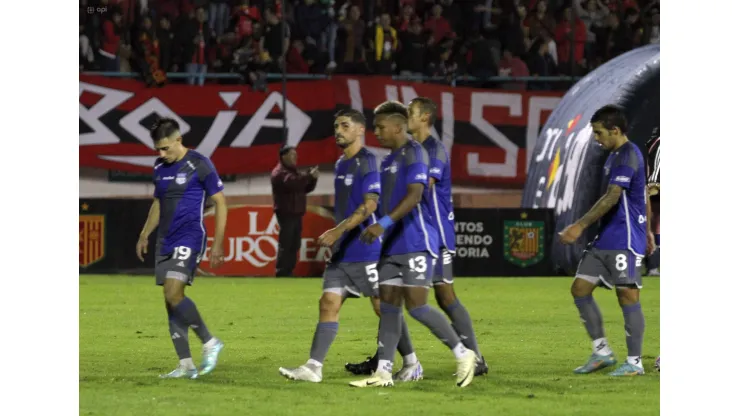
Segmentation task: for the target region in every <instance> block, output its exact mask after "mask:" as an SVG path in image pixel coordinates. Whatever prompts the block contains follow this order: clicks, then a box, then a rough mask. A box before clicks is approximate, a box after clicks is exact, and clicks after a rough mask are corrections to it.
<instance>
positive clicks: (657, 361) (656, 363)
mask: <svg viewBox="0 0 740 416" xmlns="http://www.w3.org/2000/svg"><path fill="white" fill-rule="evenodd" d="M655 369H656V370H658V372H659V373H660V356H658V358H657V359H656V360H655Z"/></svg>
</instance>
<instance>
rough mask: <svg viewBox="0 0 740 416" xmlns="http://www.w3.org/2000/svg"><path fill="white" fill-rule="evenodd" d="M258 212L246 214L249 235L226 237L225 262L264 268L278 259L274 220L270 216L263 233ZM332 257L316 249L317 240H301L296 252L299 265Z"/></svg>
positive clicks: (210, 241)
mask: <svg viewBox="0 0 740 416" xmlns="http://www.w3.org/2000/svg"><path fill="white" fill-rule="evenodd" d="M258 217H259V212H256V211H250V212H249V224H248V226H247V233H248V235H245V236H239V237H228V239H227V240H228V242H227V243H226V246H225V247H224V261H225V262H231V261H235V262H244V261H246V262H248V263H249V264H251V265H252V266H254V267H258V268H260V267H265V266H267V265H268V264H270V262H272V261H275V260H276V259H277V253H278V234H279V227H278V223H277V217H276V216H275V215H274V214H273V215H272V216H271V217H270V222H269V223H268V224H267V227H266V228H265V229H264V230H260V229H259V227H258V226H257V224H258ZM207 240H208V243H207V244H206V250H205V252H204V254H203V261H204V262H207V261H209V259H210V257H209V256H210V254H211V246H212V244H213V237H208V239H207ZM329 257H331V250H330V249H329V248H326V247H319V246H318V244H317V242H316V239H314V238H302V239H301V247H300V250H299V259H300V261H305V262H322V263H323V262H325V261H326V260H328V259H329Z"/></svg>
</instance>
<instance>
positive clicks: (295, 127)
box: [80, 82, 311, 166]
mask: <svg viewBox="0 0 740 416" xmlns="http://www.w3.org/2000/svg"><path fill="white" fill-rule="evenodd" d="M85 91H89V92H92V93H95V94H97V95H101V96H102V97H103V98H101V99H100V100H99V101H98V102H97V103H96V104H95V105H94V106H92V107H90V108H89V109H88V108H86V107H85V106H84V105H82V104H80V119H82V121H83V122H85V124H87V125H88V126H89V127H90V128H91V129H92V130H93V131H92V132H90V133H82V134H80V146H85V145H99V144H116V143H120V141H121V140H120V138H118V137H117V136H116V135H115V134H114V133H113V132H112V131H111V130H110V129H109V128H108V127H106V126H105V124H103V123H102V122H101V121H100V118H101V117H103V116H104V115H106V114H108V113H109V112H110V111H111V110H113V109H115V108H116V107H118V106H119V105H121V104H122V103H124V102H126V101H127V100H128V99H130V98H131V97H133V96H134V94H133V93H131V92H128V91H120V90H116V89H113V88H106V87H101V86H98V85H94V84H89V83H86V82H80V96H82V93H83V92H85ZM220 94H221V98H222V99H223V100H224V102H225V103H226V104H227V105H228V106H229V107H232V106H233V104H234V102H235V101H236V100H237V99H238V98H239V96H240V94H239V93H234V94H231V93H228V92H222V93H220ZM227 94H228V95H227ZM286 103H287V109H286V113H287V116H288V117H287V119H288V121H287V127H288V143H289V144H290V145H292V146H297V145H298V143H299V142H300V141H301V138H302V137H303V135H304V134H305V133H306V131H307V130H308V127H309V126H310V125H311V117H309V116H308V115H307V114H306V113H304V112H303V111H301V110H300V109H299V108H298V107H297V106H296V105H295V104H293V103H292V102H290V101H289V100H286ZM276 105H277V106H278V108H280V109H281V110H282V95H281V94H280V93H278V92H272V93H271V94H270V95H269V96H268V97H267V98H266V99H265V100H264V102H263V103H262V105H261V106H260V107H259V109H258V110H257V111H256V112H255V114H254V115H253V116H252V117H251V118H250V120H249V122H248V123H247V125H246V126H244V128H243V129H242V130H241V131H240V132H239V134H238V135H237V137H236V139H235V140H234V142H233V143H232V147H249V146H250V145H251V144H252V142H253V141H254V139H255V138H256V137H257V134H258V133H259V131H260V129H261V128H262V127H273V128H282V119H268V118H267V116H268V115H269V114H270V112H271V111H272V108H273V107H275V106H276ZM152 114H156V115H158V116H160V117H172V118H174V119H175V120H177V122H178V123H179V124H180V132H181V133H182V134H186V133H187V132H189V131H190V125H189V124H188V123H186V122H185V121H184V120H183V119H182V118H180V117H179V116H178V115H177V114H176V113H175V112H174V111H172V110H171V109H170V108H169V107H168V106H167V105H166V104H165V103H163V102H162V101H161V100H159V99H158V98H151V99H149V100H147V101H146V102H144V103H143V104H141V105H139V106H138V107H137V108H135V109H134V110H133V111H131V112H130V113H128V114H127V115H126V116H124V117H123V118H121V120H120V121H119V125H120V126H121V127H122V128H123V129H124V130H125V131H126V132H128V133H129V134H131V136H133V137H134V138H136V140H138V141H139V142H141V143H142V144H144V145H145V146H147V147H148V148H150V149H153V148H154V145H153V143H152V140H151V138H150V136H149V131H148V130H147V129H146V128H145V127H144V126H143V125H142V124H141V121H142V120H143V119H145V118H147V117H149V116H150V115H152ZM237 114H238V112H237V111H234V110H228V111H226V110H224V111H219V112H217V113H216V116H215V117H214V120H213V123H212V124H211V127H210V128H209V129H208V133H206V135H205V137H204V138H203V140H202V141H201V142H200V143H199V144H198V146H197V148H196V149H195V150H196V151H198V152H199V153H201V154H203V155H204V156H206V157H211V156H212V155H213V153H214V152H215V151H216V149H217V148H218V146H219V144H220V143H221V141H222V140H223V138H224V136H225V134H226V132H227V131H228V129H229V128H230V127H231V125H232V123H233V122H234V120H235V119H236V116H237ZM98 157H99V158H101V159H104V160H110V161H114V162H120V163H128V164H132V165H138V166H151V165H152V164H153V163H154V161H155V160H156V156H118V155H116V156H111V155H99V156H98Z"/></svg>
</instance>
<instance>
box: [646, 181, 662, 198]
mask: <svg viewBox="0 0 740 416" xmlns="http://www.w3.org/2000/svg"><path fill="white" fill-rule="evenodd" d="M647 191H648V196H653V195H658V194H659V193H660V184H659V183H649V184H648V185H647Z"/></svg>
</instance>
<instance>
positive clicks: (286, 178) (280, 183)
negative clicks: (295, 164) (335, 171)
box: [273, 171, 312, 192]
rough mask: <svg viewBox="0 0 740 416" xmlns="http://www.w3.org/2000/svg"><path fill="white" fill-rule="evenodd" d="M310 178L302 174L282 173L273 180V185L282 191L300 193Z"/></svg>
mask: <svg viewBox="0 0 740 416" xmlns="http://www.w3.org/2000/svg"><path fill="white" fill-rule="evenodd" d="M311 178H312V177H311V176H310V175H308V174H304V173H293V172H286V171H282V172H280V173H279V174H278V175H276V176H275V178H273V183H274V184H275V185H276V186H277V187H278V188H279V189H282V190H284V191H288V192H291V191H300V190H303V189H305V188H306V187H307V186H308V185H309V182H310V179H311Z"/></svg>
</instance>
